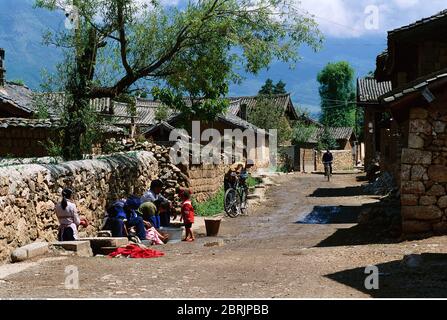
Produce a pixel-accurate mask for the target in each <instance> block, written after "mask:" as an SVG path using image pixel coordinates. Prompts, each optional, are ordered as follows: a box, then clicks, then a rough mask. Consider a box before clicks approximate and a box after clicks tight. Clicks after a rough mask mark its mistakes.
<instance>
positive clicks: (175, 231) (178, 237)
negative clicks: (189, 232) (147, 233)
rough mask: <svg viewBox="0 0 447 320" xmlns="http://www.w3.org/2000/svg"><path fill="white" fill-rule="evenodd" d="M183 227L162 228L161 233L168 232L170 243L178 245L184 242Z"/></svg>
mask: <svg viewBox="0 0 447 320" xmlns="http://www.w3.org/2000/svg"><path fill="white" fill-rule="evenodd" d="M183 229H184V228H183V227H180V228H168V227H161V228H160V231H161V232H166V233H167V234H168V235H169V241H168V243H178V242H181V241H182V237H183Z"/></svg>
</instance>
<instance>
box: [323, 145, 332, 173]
mask: <svg viewBox="0 0 447 320" xmlns="http://www.w3.org/2000/svg"><path fill="white" fill-rule="evenodd" d="M333 161H334V156H333V155H332V153H331V151H330V150H329V149H328V150H326V152H325V153H324V154H323V159H322V162H323V164H326V163H327V164H329V168H330V172H331V175H332V162H333Z"/></svg>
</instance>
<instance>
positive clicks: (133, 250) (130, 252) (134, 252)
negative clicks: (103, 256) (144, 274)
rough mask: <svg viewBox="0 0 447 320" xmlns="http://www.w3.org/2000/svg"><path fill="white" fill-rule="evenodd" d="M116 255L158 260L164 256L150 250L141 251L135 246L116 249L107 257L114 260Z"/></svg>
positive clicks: (161, 253)
mask: <svg viewBox="0 0 447 320" xmlns="http://www.w3.org/2000/svg"><path fill="white" fill-rule="evenodd" d="M118 255H123V256H126V257H129V256H130V257H131V258H144V259H146V258H158V257H162V256H164V255H165V254H164V253H163V252H161V251H157V250H152V249H143V248H140V247H139V246H137V245H136V244H129V245H128V246H127V247H125V248H118V249H116V250H115V251H114V252H112V253H111V254H109V257H111V258H114V257H116V256H118Z"/></svg>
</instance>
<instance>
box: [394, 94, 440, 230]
mask: <svg viewBox="0 0 447 320" xmlns="http://www.w3.org/2000/svg"><path fill="white" fill-rule="evenodd" d="M444 101H445V100H444ZM440 102H441V101H440ZM444 104H445V102H444ZM446 127H447V109H446V108H445V105H442V104H441V103H439V102H437V103H434V104H433V105H432V106H431V107H430V108H428V109H424V108H412V109H411V110H410V123H409V135H408V148H404V149H403V150H402V167H401V181H402V185H401V203H402V220H403V221H402V223H403V233H404V234H405V235H411V234H422V233H435V234H447V195H446V194H447V132H446Z"/></svg>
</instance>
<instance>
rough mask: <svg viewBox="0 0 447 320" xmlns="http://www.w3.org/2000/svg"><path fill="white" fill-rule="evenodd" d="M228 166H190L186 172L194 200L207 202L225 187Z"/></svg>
mask: <svg viewBox="0 0 447 320" xmlns="http://www.w3.org/2000/svg"><path fill="white" fill-rule="evenodd" d="M227 169H228V166H226V165H224V164H222V165H211V164H209V165H205V164H204V165H190V166H189V167H188V168H187V170H186V172H185V173H186V175H187V176H188V178H189V182H190V187H191V189H192V192H193V196H194V198H195V199H196V200H197V201H199V202H202V201H206V200H208V199H209V198H211V197H212V196H213V195H215V194H216V193H217V192H218V191H219V190H220V188H222V187H223V180H224V175H225V172H226V171H227Z"/></svg>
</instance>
